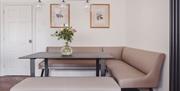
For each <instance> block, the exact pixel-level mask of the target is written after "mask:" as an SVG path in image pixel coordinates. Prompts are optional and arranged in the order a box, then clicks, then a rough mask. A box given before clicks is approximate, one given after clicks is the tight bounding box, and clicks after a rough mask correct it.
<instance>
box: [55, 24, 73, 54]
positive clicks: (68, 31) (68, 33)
mask: <svg viewBox="0 0 180 91" xmlns="http://www.w3.org/2000/svg"><path fill="white" fill-rule="evenodd" d="M75 32H76V30H75V29H73V28H72V27H68V26H64V28H62V29H60V31H56V32H55V33H54V34H52V36H54V37H56V38H57V39H58V40H61V39H62V40H64V41H65V46H64V47H62V48H61V53H62V55H65V56H69V55H72V52H73V51H72V48H71V47H70V46H69V42H72V40H73V36H74V33H75Z"/></svg>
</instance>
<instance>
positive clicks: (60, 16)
mask: <svg viewBox="0 0 180 91" xmlns="http://www.w3.org/2000/svg"><path fill="white" fill-rule="evenodd" d="M64 25H68V26H70V5H69V4H67V5H66V6H65V7H61V5H59V4H51V5H50V26H51V28H63V27H64Z"/></svg>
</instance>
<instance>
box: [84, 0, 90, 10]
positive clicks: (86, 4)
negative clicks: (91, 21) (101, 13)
mask: <svg viewBox="0 0 180 91" xmlns="http://www.w3.org/2000/svg"><path fill="white" fill-rule="evenodd" d="M89 7H90V3H89V0H86V3H85V8H86V9H88V8H89Z"/></svg>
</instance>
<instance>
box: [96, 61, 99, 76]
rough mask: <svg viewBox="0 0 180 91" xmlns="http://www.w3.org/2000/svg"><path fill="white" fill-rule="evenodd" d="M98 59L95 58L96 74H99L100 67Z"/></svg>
mask: <svg viewBox="0 0 180 91" xmlns="http://www.w3.org/2000/svg"><path fill="white" fill-rule="evenodd" d="M99 61H100V59H99V58H97V59H96V76H97V77H98V76H99V69H100V64H99Z"/></svg>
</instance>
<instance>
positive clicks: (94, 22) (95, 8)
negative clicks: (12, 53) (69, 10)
mask: <svg viewBox="0 0 180 91" xmlns="http://www.w3.org/2000/svg"><path fill="white" fill-rule="evenodd" d="M90 27H91V28H109V27H110V4H92V5H91V11H90Z"/></svg>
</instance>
